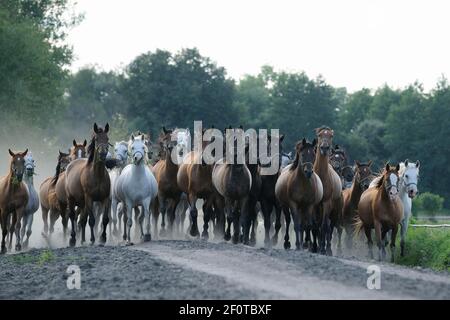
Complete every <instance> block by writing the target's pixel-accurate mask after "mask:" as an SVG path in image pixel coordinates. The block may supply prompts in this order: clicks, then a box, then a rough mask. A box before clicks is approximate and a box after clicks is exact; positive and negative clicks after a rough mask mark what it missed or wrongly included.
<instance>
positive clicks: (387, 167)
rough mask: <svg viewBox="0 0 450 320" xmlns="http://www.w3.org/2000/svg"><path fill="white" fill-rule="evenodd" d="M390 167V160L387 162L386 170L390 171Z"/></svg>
mask: <svg viewBox="0 0 450 320" xmlns="http://www.w3.org/2000/svg"><path fill="white" fill-rule="evenodd" d="M389 168H390V167H389V162H387V163H386V167H385V169H386V171H389Z"/></svg>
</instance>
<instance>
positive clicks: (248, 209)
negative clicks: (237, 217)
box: [241, 198, 256, 245]
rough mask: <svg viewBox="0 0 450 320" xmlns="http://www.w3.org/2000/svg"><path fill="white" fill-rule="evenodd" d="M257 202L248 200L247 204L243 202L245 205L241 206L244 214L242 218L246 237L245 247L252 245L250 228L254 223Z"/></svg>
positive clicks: (244, 237) (244, 239) (244, 238)
mask: <svg viewBox="0 0 450 320" xmlns="http://www.w3.org/2000/svg"><path fill="white" fill-rule="evenodd" d="M255 205H256V203H255V201H254V199H251V198H248V199H247V201H246V202H243V205H242V206H241V210H242V211H243V212H242V218H243V229H244V235H243V241H242V242H243V243H244V244H245V245H249V244H250V238H249V237H250V227H251V224H252V221H253V219H254V212H255Z"/></svg>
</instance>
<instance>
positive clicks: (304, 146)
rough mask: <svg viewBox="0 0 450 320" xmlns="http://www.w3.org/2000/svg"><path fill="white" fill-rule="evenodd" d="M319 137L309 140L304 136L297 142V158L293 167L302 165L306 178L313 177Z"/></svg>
mask: <svg viewBox="0 0 450 320" xmlns="http://www.w3.org/2000/svg"><path fill="white" fill-rule="evenodd" d="M316 145H317V139H314V140H313V141H312V142H308V141H307V140H306V138H303V139H302V140H301V141H299V142H297V144H296V146H295V151H296V155H295V160H294V165H292V168H294V167H298V166H301V170H302V171H303V174H304V175H305V176H306V178H308V179H309V178H311V176H312V174H313V172H314V170H313V169H314V161H315V160H316V151H315V148H316Z"/></svg>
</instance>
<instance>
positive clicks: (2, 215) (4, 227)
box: [0, 208, 8, 254]
mask: <svg viewBox="0 0 450 320" xmlns="http://www.w3.org/2000/svg"><path fill="white" fill-rule="evenodd" d="M0 218H1V224H2V248H1V251H0V253H1V254H5V253H6V241H5V240H6V236H7V235H8V213H7V212H6V210H5V209H4V208H2V209H0Z"/></svg>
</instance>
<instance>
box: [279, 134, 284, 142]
mask: <svg viewBox="0 0 450 320" xmlns="http://www.w3.org/2000/svg"><path fill="white" fill-rule="evenodd" d="M283 139H284V134H282V135H281V136H280V143H281V142H283Z"/></svg>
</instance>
